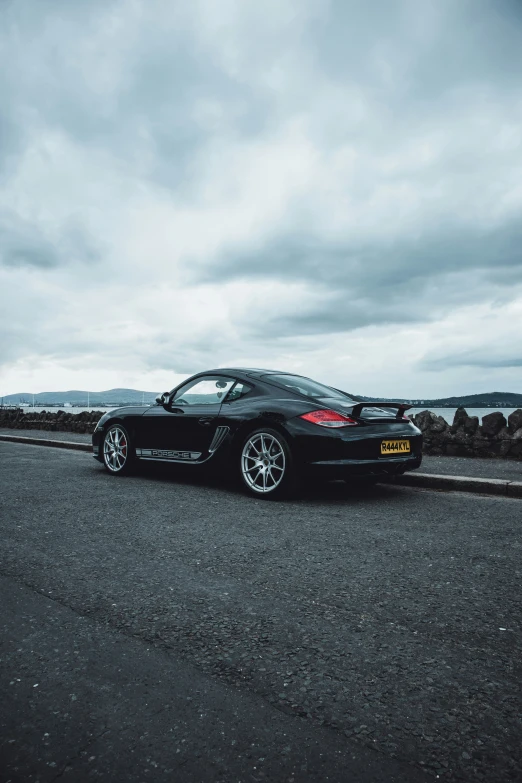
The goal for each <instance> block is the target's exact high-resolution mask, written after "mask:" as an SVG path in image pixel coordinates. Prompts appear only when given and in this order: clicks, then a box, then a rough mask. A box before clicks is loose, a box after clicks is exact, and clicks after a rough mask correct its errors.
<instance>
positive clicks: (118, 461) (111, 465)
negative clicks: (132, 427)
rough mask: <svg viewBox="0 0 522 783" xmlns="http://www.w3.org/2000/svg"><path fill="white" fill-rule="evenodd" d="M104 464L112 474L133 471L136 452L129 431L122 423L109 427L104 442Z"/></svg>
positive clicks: (121, 474) (123, 473)
mask: <svg viewBox="0 0 522 783" xmlns="http://www.w3.org/2000/svg"><path fill="white" fill-rule="evenodd" d="M102 455H103V465H104V467H105V470H106V471H107V472H108V473H110V474H111V475H112V476H124V475H127V474H129V473H131V472H132V470H133V468H134V466H135V463H136V454H135V451H134V447H133V445H132V441H131V438H130V435H129V433H128V431H127V430H126V429H125V427H124V426H123V425H122V424H113V425H112V426H111V427H109V428H108V429H107V431H106V432H105V435H104V437H103V443H102Z"/></svg>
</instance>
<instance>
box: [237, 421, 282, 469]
mask: <svg viewBox="0 0 522 783" xmlns="http://www.w3.org/2000/svg"><path fill="white" fill-rule="evenodd" d="M262 427H268V428H269V429H271V430H275V431H276V432H278V433H279V434H280V435H282V436H283V437H284V438H285V439H286V441H287V443H288V445H289V447H290V449H291V451H292V456H294V453H293V448H292V447H293V443H292V440H293V439H292V436H291V435H290V434H289V432H288V430H287V429H286V428H285V427H283V425H282V424H281V423H280V422H278V421H273V420H272V419H271V418H270V417H269V416H262V417H259V418H258V419H250V420H249V421H247V422H245V423H244V424H242V425H241V426H240V427H238V429H237V430H236V432H235V433H234V436H233V438H232V443H231V445H230V454H231V456H232V458H233V459H234V458H235V457H237V456H238V455H239V454H240V453H241V449H242V448H243V444H244V442H245V440H246V438H247V437H248V436H249V435H251V434H252V433H253V432H255V431H256V430H259V429H261V428H262Z"/></svg>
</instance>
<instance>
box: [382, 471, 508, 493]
mask: <svg viewBox="0 0 522 783" xmlns="http://www.w3.org/2000/svg"><path fill="white" fill-rule="evenodd" d="M393 483H394V484H400V485H401V486H403V487H422V488H423V489H439V490H444V491H446V492H475V493H478V494H480V495H504V496H506V495H507V496H508V497H512V498H522V481H506V480H505V479H489V478H488V479H484V478H473V477H472V476H448V475H446V474H440V473H405V474H404V475H403V476H397V477H396V478H395V479H393Z"/></svg>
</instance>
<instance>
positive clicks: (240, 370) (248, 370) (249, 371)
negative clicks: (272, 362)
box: [198, 367, 297, 376]
mask: <svg viewBox="0 0 522 783" xmlns="http://www.w3.org/2000/svg"><path fill="white" fill-rule="evenodd" d="M226 373H230V374H235V375H237V374H241V375H254V376H255V375H297V373H289V372H284V371H283V370H266V369H261V368H259V367H219V368H217V369H215V370H205V371H204V372H201V373H198V375H224V374H226Z"/></svg>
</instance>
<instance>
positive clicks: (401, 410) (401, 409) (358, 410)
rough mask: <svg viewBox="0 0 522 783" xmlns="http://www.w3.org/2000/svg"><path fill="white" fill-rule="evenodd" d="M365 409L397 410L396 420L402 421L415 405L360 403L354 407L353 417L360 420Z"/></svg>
mask: <svg viewBox="0 0 522 783" xmlns="http://www.w3.org/2000/svg"><path fill="white" fill-rule="evenodd" d="M363 408H397V415H396V418H397V419H402V417H403V416H404V412H405V411H408V410H409V409H410V408H413V405H405V404H404V403H402V402H358V403H357V405H354V406H353V408H352V413H351V415H352V416H355V418H356V419H358V418H359V416H360V415H361V413H362V410H363Z"/></svg>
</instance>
